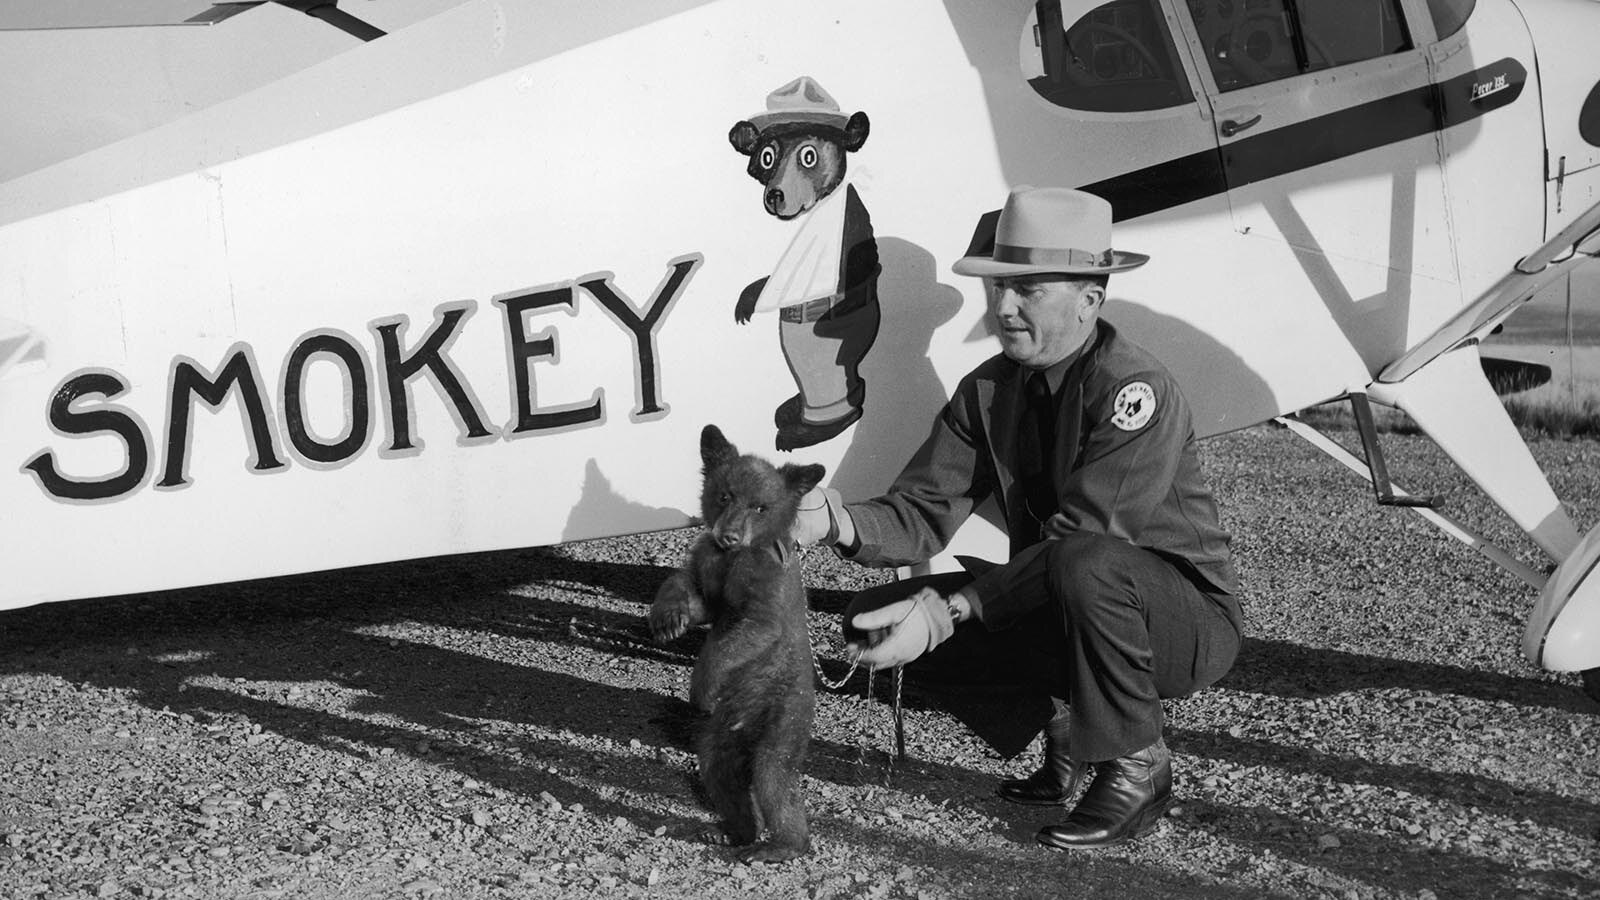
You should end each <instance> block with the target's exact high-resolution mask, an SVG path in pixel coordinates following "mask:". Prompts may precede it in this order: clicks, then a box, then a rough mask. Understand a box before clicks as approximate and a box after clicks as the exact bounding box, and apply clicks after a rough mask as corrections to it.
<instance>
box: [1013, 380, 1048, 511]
mask: <svg viewBox="0 0 1600 900" xmlns="http://www.w3.org/2000/svg"><path fill="white" fill-rule="evenodd" d="M1024 388H1025V389H1026V391H1025V393H1026V397H1027V405H1026V407H1025V408H1024V410H1023V413H1022V421H1021V422H1020V423H1019V426H1020V429H1021V433H1020V434H1019V435H1018V436H1017V438H1018V444H1017V446H1018V450H1019V451H1020V452H1019V453H1018V463H1019V466H1018V468H1019V469H1020V473H1021V475H1022V489H1023V496H1024V497H1026V498H1027V503H1028V511H1029V512H1030V513H1032V514H1033V517H1034V518H1035V519H1037V520H1039V522H1040V524H1041V525H1042V524H1043V523H1044V522H1045V521H1046V520H1047V519H1049V518H1050V517H1051V516H1052V515H1055V513H1056V512H1057V508H1056V507H1057V501H1056V484H1055V465H1054V462H1055V460H1054V456H1055V446H1056V409H1055V398H1054V397H1052V396H1051V395H1050V384H1049V382H1048V381H1046V380H1045V376H1044V373H1043V372H1035V373H1033V374H1032V375H1029V376H1028V381H1027V383H1026V384H1025V385H1024Z"/></svg>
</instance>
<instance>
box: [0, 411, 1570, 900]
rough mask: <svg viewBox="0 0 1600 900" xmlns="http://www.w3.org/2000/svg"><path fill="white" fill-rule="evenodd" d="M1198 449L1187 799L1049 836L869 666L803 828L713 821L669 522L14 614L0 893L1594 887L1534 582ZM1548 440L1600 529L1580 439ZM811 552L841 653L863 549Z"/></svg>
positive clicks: (865, 578)
mask: <svg viewBox="0 0 1600 900" xmlns="http://www.w3.org/2000/svg"><path fill="white" fill-rule="evenodd" d="M1345 438H1346V440H1347V442H1348V441H1350V440H1352V439H1353V438H1352V436H1350V435H1345ZM1384 440H1385V445H1386V449H1387V450H1388V451H1389V454H1390V463H1391V468H1392V469H1393V474H1394V476H1395V478H1396V480H1397V481H1399V482H1400V483H1401V484H1403V485H1405V486H1406V487H1407V488H1409V489H1411V490H1414V491H1418V492H1424V493H1429V492H1431V493H1437V494H1440V495H1442V496H1443V497H1444V499H1445V502H1446V508H1447V510H1448V511H1449V512H1450V513H1452V514H1453V515H1455V516H1457V517H1459V518H1461V519H1463V520H1465V521H1467V522H1468V523H1469V524H1471V525H1473V526H1474V527H1477V528H1479V529H1481V530H1484V531H1486V532H1488V533H1489V534H1490V535H1491V536H1494V537H1495V538H1497V539H1499V540H1501V541H1502V542H1504V543H1505V544H1506V545H1507V546H1509V547H1511V548H1512V549H1514V550H1515V551H1517V552H1518V553H1519V554H1520V555H1522V556H1523V557H1524V558H1525V559H1527V560H1529V561H1533V560H1534V559H1535V558H1536V555H1535V551H1534V550H1533V548H1532V546H1531V544H1529V543H1528V542H1527V541H1526V540H1524V539H1522V538H1521V536H1520V535H1519V534H1518V533H1517V532H1515V529H1514V528H1513V527H1512V526H1511V525H1510V523H1509V522H1508V521H1506V520H1505V519H1504V517H1503V516H1502V515H1501V514H1500V513H1499V512H1498V511H1496V510H1494V509H1493V508H1492V507H1490V506H1488V505H1487V504H1486V503H1485V502H1484V501H1482V500H1481V499H1479V498H1478V497H1477V495H1476V492H1475V491H1474V490H1473V489H1472V488H1471V487H1470V486H1469V485H1467V484H1466V483H1465V482H1464V481H1463V480H1461V479H1460V478H1459V477H1458V476H1457V475H1456V474H1455V473H1454V470H1453V469H1450V468H1448V467H1447V466H1446V465H1445V464H1444V463H1443V461H1442V458H1441V457H1440V456H1439V454H1438V451H1437V450H1436V449H1434V448H1433V447H1432V445H1431V444H1428V443H1427V442H1426V441H1424V440H1422V439H1420V438H1406V437H1401V436H1395V435H1386V436H1385V438H1384ZM1202 447H1203V454H1204V457H1205V460H1204V461H1205V464H1206V467H1207V471H1208V473H1209V474H1210V476H1211V479H1212V482H1213V484H1214V485H1215V487H1216V489H1217V493H1218V496H1219V499H1220V501H1221V503H1222V507H1223V512H1224V517H1225V524H1226V525H1227V526H1228V527H1229V529H1230V530H1231V531H1232V532H1233V534H1234V535H1235V539H1236V549H1237V553H1238V559H1239V562H1240V567H1241V570H1242V574H1243V576H1244V580H1245V583H1246V587H1247V590H1248V598H1247V601H1246V605H1245V609H1246V617H1247V623H1248V629H1249V637H1248V640H1247V642H1246V645H1245V648H1244V651H1243V653H1242V655H1241V658H1240V660H1239V662H1238V665H1237V666H1236V667H1235V669H1234V671H1233V672H1232V673H1231V674H1230V675H1229V676H1228V677H1227V678H1226V679H1224V680H1223V681H1222V683H1221V684H1220V685H1218V686H1217V687H1215V688H1213V689H1210V690H1207V691H1205V692H1202V693H1201V694H1199V695H1197V696H1195V697H1192V698H1187V699H1184V700H1179V701H1173V702H1170V703H1169V704H1168V714H1169V719H1170V726H1169V729H1168V743H1169V744H1170V746H1171V747H1172V749H1173V753H1174V767H1175V771H1176V776H1175V779H1176V784H1175V789H1176V792H1177V794H1178V797H1179V799H1180V804H1179V806H1178V807H1177V808H1176V809H1174V810H1173V812H1172V815H1171V816H1170V817H1169V818H1168V819H1167V820H1166V821H1165V822H1163V823H1162V825H1161V826H1160V828H1159V829H1158V830H1157V831H1156V832H1154V833H1153V834H1151V835H1150V836H1149V837H1147V838H1146V839H1144V840H1142V841H1139V842H1136V843H1134V844H1131V845H1124V846H1122V847H1119V848H1114V849H1111V850H1107V851H1101V852H1098V853H1092V854H1062V853H1057V852H1054V851H1049V850H1046V849H1043V848H1041V847H1039V846H1037V845H1036V844H1034V843H1033V841H1032V834H1033V832H1034V831H1035V830H1037V829H1038V827H1039V826H1040V825H1042V824H1045V823H1047V822H1049V821H1051V820H1052V817H1053V816H1052V814H1051V813H1050V812H1049V811H1044V812H1041V811H1040V810H1037V809H1025V808H1020V807H1013V806H1008V805H1006V804H1004V803H1001V802H999V801H998V800H995V799H993V798H992V790H993V786H994V782H995V780H996V779H997V778H999V777H1002V776H1005V775H1010V774H1016V773H1021V772H1025V771H1027V770H1030V769H1031V768H1032V767H1033V766H1034V765H1035V764H1036V763H1037V760H1038V746H1037V744H1035V745H1034V746H1032V747H1030V748H1029V749H1028V750H1027V751H1025V752H1024V753H1023V754H1022V755H1021V756H1020V757H1017V758H1014V759H1010V760H1006V759H1001V758H1000V757H999V756H997V755H996V754H995V753H994V752H993V751H991V750H989V749H988V748H987V747H986V746H985V745H983V744H982V743H981V742H979V741H977V740H976V739H975V738H973V737H972V736H971V735H970V734H969V733H967V732H966V731H965V729H964V728H963V727H962V726H960V725H959V724H957V723H956V722H955V721H954V720H953V719H952V718H951V717H950V716H949V715H948V714H946V713H944V712H942V711H940V710H939V709H937V708H934V707H931V706H929V705H927V704H925V703H911V704H909V706H910V708H909V709H908V710H907V732H908V749H909V751H910V759H909V760H908V761H907V762H906V763H903V764H899V765H893V764H892V759H891V757H890V756H889V755H888V753H887V752H886V751H887V749H888V748H889V747H890V746H891V730H890V719H889V716H888V713H887V710H886V707H885V706H884V705H883V704H882V703H881V698H882V697H883V695H884V694H885V693H886V686H885V685H881V684H880V685H879V687H878V688H877V689H876V690H877V693H876V696H877V697H878V698H879V701H877V702H873V703H871V704H868V703H867V702H865V701H864V700H863V699H862V692H863V686H864V683H865V682H864V679H863V678H862V676H860V675H857V676H856V678H855V679H854V680H853V681H852V682H851V683H850V684H849V685H848V686H847V688H846V689H845V690H844V691H843V692H824V693H822V694H820V695H819V706H818V713H817V722H816V728H815V734H814V742H813V753H812V759H811V762H810V764H809V766H808V770H807V776H806V779H805V784H804V788H805V792H806V800H807V805H808V807H809V810H810V816H811V822H812V829H813V835H814V844H815V848H814V851H813V852H812V854H810V855H809V856H806V857H803V858H802V859H800V860H797V861H795V862H793V863H789V864H786V865H781V866H761V865H757V866H743V865H739V864H737V862H736V861H735V860H734V859H733V857H732V855H731V854H730V853H729V852H728V851H727V850H725V849H721V848H716V847H710V846H707V845H705V844H703V843H701V842H700V841H699V840H698V839H697V838H696V837H695V833H696V832H697V831H698V830H700V829H703V828H705V827H706V826H707V825H709V824H710V823H711V821H712V820H711V816H710V814H709V813H708V812H707V811H706V808H705V806H704V804H703V803H702V802H701V800H700V798H699V797H698V796H697V793H696V791H695V788H694V778H693V758H692V756H691V754H690V753H689V751H688V747H689V746H690V745H689V743H688V738H687V735H686V734H684V732H683V728H682V725H681V721H682V720H681V717H680V715H679V709H680V706H679V704H680V700H679V698H681V697H683V696H684V693H685V691H686V688H687V682H688V671H689V665H690V663H691V661H692V659H693V652H694V648H695V641H694V639H692V638H686V639H684V640H682V641H680V642H679V643H678V644H675V645H673V646H670V647H665V648H661V647H656V646H653V645H652V644H651V643H650V642H649V640H648V637H647V633H646V630H645V627H644V620H643V613H644V609H645V604H647V603H648V602H649V599H650V597H651V596H652V595H653V593H654V590H655V587H656V585H657V584H658V583H659V582H660V581H661V580H662V578H664V577H665V575H666V574H667V572H668V571H669V569H670V568H671V567H672V566H673V565H675V564H676V562H677V560H678V558H679V556H680V554H681V552H682V551H683V549H684V547H685V546H686V545H687V542H688V539H689V536H690V535H689V533H688V532H686V531H678V532H669V533H665V534H658V535H650V536H642V537H634V538H626V539H616V540H609V541H595V542H590V543H584V544H572V545H567V546H563V547H559V548H551V549H543V550H529V551H522V552H510V553H496V554H481V555H476V556H469V557H455V558H450V559H443V560H431V561H423V562H414V563H407V564H400V565H390V566H381V567H371V568H365V569H358V570H351V571H343V572H336V573H328V574H322V575H315V576H303V577H293V578H284V579H274V580H270V581H261V582H252V583H248V584H239V585H227V586H220V587H209V588H201V589H193V590H185V591H175V592H169V593H163V594H148V595H139V596H133V597H121V598H114V599H108V600H87V601H77V602H72V603H66V604H52V605H47V606H41V607H33V608H29V609H24V610H17V611H12V612H8V613H0V897H5V898H30V897H35V896H37V897H63V898H65V897H141V898H142V897H227V898H232V897H263V898H267V897H292V898H321V897H326V898H344V897H396V898H409V897H470V898H477V897H557V896H559V897H588V896H597V897H600V896H603V897H619V896H626V897H646V896H648V897H684V898H691V897H692V898H706V897H722V896H772V897H804V898H812V900H821V898H830V897H872V898H936V897H969V896H984V897H991V896H999V897H1019V898H1020V897H1045V896H1051V897H1054V896H1061V895H1067V896H1088V897H1095V896H1100V897H1144V896H1180V897H1235V896H1240V897H1269V896H1270V897H1339V898H1346V897H1349V898H1368V897H1416V898H1442V897H1600V704H1596V703H1595V702H1594V701H1592V700H1590V699H1588V698H1587V697H1585V696H1584V695H1583V693H1582V691H1581V690H1580V688H1579V686H1578V679H1577V678H1576V676H1571V675H1566V676H1558V675H1552V674H1549V673H1543V672H1539V671H1536V670H1534V669H1533V668H1531V667H1530V666H1529V665H1528V664H1527V663H1526V662H1524V661H1523V660H1522V659H1521V657H1520V656H1519V654H1518V652H1517V646H1518V639H1519V636H1520V634H1521V629H1522V621H1523V614H1524V611H1525V610H1526V608H1527V607H1528V605H1529V603H1530V602H1531V600H1532V594H1531V592H1530V591H1529V590H1528V589H1526V588H1525V587H1524V586H1522V585H1521V584H1520V583H1518V582H1517V581H1515V580H1514V579H1512V578H1511V577H1510V576H1507V575H1503V574H1501V573H1499V572H1498V571H1497V570H1496V569H1494V568H1493V567H1491V566H1490V565H1489V564H1488V563H1486V562H1484V561H1482V560H1480V559H1479V558H1478V557H1477V556H1476V555H1475V554H1473V553H1472V552H1471V551H1470V550H1468V549H1466V548H1464V547H1461V546H1459V545H1457V544H1455V543H1453V542H1450V541H1448V540H1447V539H1445V538H1443V537H1441V536H1439V535H1437V534H1436V533H1435V532H1434V531H1433V530H1432V529H1431V528H1430V527H1429V526H1427V525H1426V524H1425V523H1423V522H1421V521H1420V520H1418V519H1416V518H1415V517H1413V516H1411V515H1410V514H1408V513H1405V512H1403V511H1400V510H1385V509H1379V508H1378V507H1377V506H1376V505H1375V504H1374V503H1373V502H1372V500H1371V495H1370V493H1369V492H1367V491H1366V489H1365V488H1364V485H1362V484H1361V483H1359V482H1357V481H1356V480H1354V479H1353V477H1352V476H1350V475H1348V473H1345V472H1344V471H1343V470H1342V469H1338V468H1336V467H1335V466H1334V465H1333V464H1332V463H1331V462H1327V461H1325V460H1323V459H1322V458H1321V457H1319V456H1317V455H1316V454H1315V452H1314V451H1312V450H1311V449H1310V448H1309V447H1306V446H1305V445H1303V444H1301V443H1299V442H1298V441H1297V440H1296V439H1294V438H1293V437H1292V436H1290V435H1289V434H1287V433H1286V432H1282V431H1279V430H1276V429H1268V428H1260V429H1253V430H1250V431H1247V432H1242V433H1239V434H1235V435H1230V436H1226V437H1222V438H1217V439H1214V440H1211V441H1209V442H1207V443H1205V444H1203V445H1202ZM1534 450H1535V453H1536V454H1537V455H1538V456H1539V458H1540V461H1541V462H1542V463H1543V464H1544V465H1545V467H1546V469H1547V471H1549V472H1551V473H1552V476H1553V481H1554V482H1555V486H1556V489H1557V492H1558V493H1559V494H1561V495H1562V496H1564V497H1567V498H1571V499H1572V500H1574V501H1575V506H1574V508H1573V512H1574V515H1575V517H1576V518H1577V520H1578V521H1579V523H1580V525H1583V526H1587V525H1589V524H1592V523H1593V522H1594V521H1595V520H1596V518H1597V515H1596V512H1597V507H1600V444H1596V443H1592V442H1564V441H1549V442H1542V443H1538V444H1536V445H1535V447H1534ZM806 566H807V570H808V584H809V585H810V587H811V597H812V608H813V613H812V633H813V637H814V640H815V642H816V643H817V646H818V649H819V652H820V654H821V656H822V658H823V660H824V665H825V668H826V669H827V670H828V673H829V674H830V676H833V677H837V676H838V675H840V674H842V672H843V671H844V670H843V667H842V666H841V665H840V664H839V662H838V660H839V658H840V644H839V641H838V638H837V637H836V635H837V613H838V611H839V610H840V609H842V607H843V604H844V602H845V600H846V599H847V597H848V592H849V591H851V590H855V589H858V588H859V587H862V586H864V585H866V584H869V583H877V582H878V581H879V580H880V579H881V577H882V576H881V574H880V573H874V572H868V571H865V570H861V569H858V568H855V567H853V566H849V565H847V564H843V563H840V562H839V561H837V560H835V559H834V558H833V557H832V556H831V555H830V554H827V553H824V552H812V553H810V554H809V555H808V557H807V560H806Z"/></svg>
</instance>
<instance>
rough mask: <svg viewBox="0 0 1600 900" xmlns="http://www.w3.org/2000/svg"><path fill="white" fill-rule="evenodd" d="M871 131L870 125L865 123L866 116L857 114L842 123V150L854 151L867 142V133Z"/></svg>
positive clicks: (867, 122)
mask: <svg viewBox="0 0 1600 900" xmlns="http://www.w3.org/2000/svg"><path fill="white" fill-rule="evenodd" d="M871 130H872V123H871V122H869V121H867V114H866V113H864V112H858V113H856V114H855V115H853V116H851V117H850V121H848V122H846V123H844V149H846V150H849V151H852V152H853V151H856V150H860V149H861V145H862V144H865V143H866V142H867V133H868V132H870V131H871Z"/></svg>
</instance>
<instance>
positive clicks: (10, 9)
mask: <svg viewBox="0 0 1600 900" xmlns="http://www.w3.org/2000/svg"><path fill="white" fill-rule="evenodd" d="M264 2H266V0H255V2H249V3H212V2H211V0H117V2H115V3H113V2H108V0H50V2H49V3H40V2H38V0H0V31H52V30H55V29H58V28H138V27H151V26H162V25H214V24H216V23H217V22H221V21H223V20H224V19H228V18H232V17H233V16H236V15H238V14H239V13H242V12H244V11H245V10H247V9H250V8H252V7H256V6H260V5H261V4H262V3H264ZM330 5H331V4H330Z"/></svg>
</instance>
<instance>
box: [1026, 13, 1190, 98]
mask: <svg viewBox="0 0 1600 900" xmlns="http://www.w3.org/2000/svg"><path fill="white" fill-rule="evenodd" d="M1032 25H1033V27H1032V28H1030V29H1028V32H1029V33H1025V34H1024V35H1023V42H1022V43H1023V46H1022V50H1023V69H1024V72H1025V74H1026V75H1027V76H1028V84H1030V85H1032V86H1033V89H1034V90H1035V91H1037V92H1038V93H1039V96H1041V97H1043V98H1045V99H1046V100H1049V101H1050V102H1051V103H1054V104H1055V105H1057V106H1065V107H1069V108H1072V109H1082V110H1089V111H1092V112H1133V111H1137V110H1145V109H1165V108H1167V107H1170V106H1180V105H1182V104H1184V103H1188V102H1190V101H1191V100H1193V99H1194V95H1193V94H1191V93H1190V92H1189V84H1188V79H1187V78H1186V77H1185V75H1184V73H1183V67H1182V66H1181V65H1179V63H1178V59H1177V48H1176V47H1174V46H1173V43H1172V34H1171V32H1169V31H1168V30H1167V21H1166V17H1165V16H1163V15H1162V13H1161V6H1160V4H1159V3H1158V2H1157V0H1113V2H1111V3H1106V4H1104V5H1102V6H1097V7H1095V8H1094V9H1092V10H1090V11H1089V12H1088V14H1087V15H1084V16H1083V17H1082V18H1079V19H1078V20H1076V21H1075V22H1073V23H1072V25H1071V27H1066V25H1065V22H1064V17H1063V15H1062V12H1061V0H1042V2H1040V3H1037V4H1035V5H1034V16H1033V23H1032Z"/></svg>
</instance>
